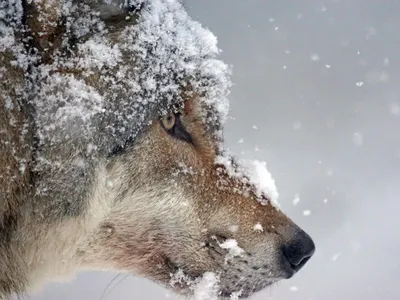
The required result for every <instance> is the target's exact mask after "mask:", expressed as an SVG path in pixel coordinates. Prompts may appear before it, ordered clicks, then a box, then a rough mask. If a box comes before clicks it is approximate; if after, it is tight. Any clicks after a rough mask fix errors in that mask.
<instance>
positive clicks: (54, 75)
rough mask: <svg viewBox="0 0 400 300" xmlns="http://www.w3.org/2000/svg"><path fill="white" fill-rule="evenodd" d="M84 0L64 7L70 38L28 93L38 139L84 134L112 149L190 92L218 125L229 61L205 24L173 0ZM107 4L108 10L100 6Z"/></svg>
mask: <svg viewBox="0 0 400 300" xmlns="http://www.w3.org/2000/svg"><path fill="white" fill-rule="evenodd" d="M89 4H90V5H91V6H92V7H90V8H88V5H87V4H84V3H81V2H78V1H76V2H73V4H72V7H71V8H70V9H69V10H65V9H64V10H62V11H61V14H63V15H64V16H65V18H66V19H67V20H68V23H69V24H71V25H70V26H69V27H68V28H66V30H67V33H68V34H69V35H70V36H73V37H74V38H73V39H68V40H67V46H63V47H61V49H60V50H61V52H59V53H61V54H55V55H53V56H55V58H52V59H51V60H50V61H48V63H47V64H46V65H44V66H41V68H38V69H37V70H36V73H35V74H34V75H33V76H34V77H35V78H34V80H36V79H38V80H39V81H40V82H41V88H40V91H39V93H38V97H36V98H35V99H34V101H33V102H34V106H35V111H36V114H37V118H36V122H37V128H38V136H39V137H40V139H41V141H43V142H44V143H52V144H59V143H60V142H62V143H65V142H67V141H65V137H67V138H68V139H79V140H81V141H82V138H83V137H85V138H84V139H87V140H88V142H90V143H91V144H96V145H98V147H99V148H102V149H107V151H109V150H110V149H109V147H115V146H124V145H125V144H126V143H127V141H132V140H134V139H135V137H136V136H137V135H138V134H139V133H140V131H141V130H142V129H143V128H145V127H146V125H147V124H149V122H150V121H151V120H154V119H156V118H158V117H159V116H161V115H163V114H165V113H166V112H167V111H168V110H169V109H171V107H176V106H178V107H182V106H183V102H184V101H185V100H187V99H189V98H190V99H194V98H196V99H197V100H198V102H200V103H201V107H202V109H201V110H199V111H200V112H202V115H201V117H202V118H203V120H204V122H205V124H206V126H208V127H209V128H212V129H214V130H216V129H218V128H220V126H221V124H223V123H224V121H225V119H226V115H227V112H228V100H227V95H228V92H229V87H230V86H231V82H230V69H229V67H228V66H227V65H226V64H224V63H223V62H222V61H220V60H219V59H218V58H217V57H218V55H219V52H220V51H219V49H218V47H217V41H216V38H215V36H214V35H213V34H212V33H211V32H210V31H208V30H207V29H204V28H203V27H202V26H201V25H200V24H199V23H198V22H195V21H193V20H191V19H190V18H189V16H188V15H187V13H186V12H185V10H184V9H183V8H182V7H181V4H180V3H179V2H177V1H161V0H154V1H153V0H152V1H150V0H147V1H146V0H131V1H92V2H89ZM96 5H98V6H96ZM116 6H117V8H120V7H124V6H127V7H128V8H130V7H134V8H135V9H134V10H132V9H122V10H118V9H117V10H116V9H115V7H116ZM97 8H98V9H101V13H99V11H98V9H97ZM108 8H109V9H110V15H107V14H105V13H104V11H106V10H107V9H108ZM118 11H119V12H121V13H123V14H124V16H125V20H124V23H123V25H124V28H123V30H118V31H115V30H113V28H114V27H115V26H121V20H120V19H115V14H116V13H117V12H118ZM64 48H65V49H64ZM71 49H72V50H71ZM63 51H64V52H65V53H68V55H65V53H63ZM194 95H195V96H194ZM77 136H79V137H77Z"/></svg>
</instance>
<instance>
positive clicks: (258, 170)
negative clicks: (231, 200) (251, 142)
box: [216, 151, 279, 207]
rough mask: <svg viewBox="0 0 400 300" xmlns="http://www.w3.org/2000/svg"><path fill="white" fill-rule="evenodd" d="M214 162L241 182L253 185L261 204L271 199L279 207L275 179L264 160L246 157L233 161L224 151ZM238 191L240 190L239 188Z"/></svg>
mask: <svg viewBox="0 0 400 300" xmlns="http://www.w3.org/2000/svg"><path fill="white" fill-rule="evenodd" d="M216 163H217V164H221V165H223V166H224V167H225V168H226V170H227V172H228V175H229V176H231V177H235V178H238V179H239V180H240V182H242V183H243V184H250V185H252V186H254V187H255V190H254V191H253V192H254V193H255V196H256V197H257V200H258V201H259V202H260V203H261V204H263V205H264V204H266V203H267V201H268V200H271V201H272V203H273V204H274V205H276V206H277V207H279V204H278V201H277V200H278V196H279V194H278V191H277V188H276V185H275V180H274V179H273V178H272V175H271V173H270V172H269V171H268V169H267V163H266V162H264V161H259V160H248V159H242V160H239V161H238V162H235V161H234V160H233V159H232V157H231V156H230V155H229V154H227V152H226V151H225V152H223V154H222V155H219V156H218V157H217V159H216ZM238 191H239V192H241V191H240V190H238ZM263 196H264V197H263ZM265 196H266V197H267V199H266V198H265Z"/></svg>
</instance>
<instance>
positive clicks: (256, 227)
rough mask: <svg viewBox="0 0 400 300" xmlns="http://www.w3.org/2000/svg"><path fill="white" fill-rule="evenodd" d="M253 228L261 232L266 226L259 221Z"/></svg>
mask: <svg viewBox="0 0 400 300" xmlns="http://www.w3.org/2000/svg"><path fill="white" fill-rule="evenodd" d="M253 229H254V231H259V232H263V231H264V228H263V227H262V225H261V224H260V223H257V224H256V225H254V227H253Z"/></svg>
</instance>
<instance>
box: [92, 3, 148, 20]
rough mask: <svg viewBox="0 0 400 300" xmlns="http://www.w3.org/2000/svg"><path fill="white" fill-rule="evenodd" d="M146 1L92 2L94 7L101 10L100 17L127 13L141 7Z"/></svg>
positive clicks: (107, 17) (105, 18)
mask: <svg viewBox="0 0 400 300" xmlns="http://www.w3.org/2000/svg"><path fill="white" fill-rule="evenodd" d="M143 2H144V1H134V0H130V1H126V0H97V1H93V2H92V8H93V9H94V10H96V11H98V12H99V14H100V15H99V16H100V19H102V20H107V19H110V18H113V17H117V16H122V15H126V14H127V13H132V12H136V11H138V10H140V9H141V7H142V6H143Z"/></svg>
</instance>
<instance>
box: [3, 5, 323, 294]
mask: <svg viewBox="0 0 400 300" xmlns="http://www.w3.org/2000/svg"><path fill="white" fill-rule="evenodd" d="M219 53H220V50H219V48H218V47H217V41H216V38H215V37H214V35H213V34H212V33H211V32H210V31H208V30H207V29H205V28H203V27H202V26H201V24H199V23H198V22H195V21H193V20H192V19H191V18H190V17H189V16H188V14H187V13H186V11H185V9H184V6H183V5H182V3H180V2H179V1H177V0H131V1H118V0H105V1H103V0H87V1H78V0H52V1H46V0H33V1H25V0H6V1H2V2H1V4H0V79H1V80H0V85H1V90H0V137H1V139H0V299H9V298H10V297H12V296H13V295H24V294H26V293H30V292H32V291H35V290H36V289H37V288H40V287H41V286H43V285H44V284H45V283H46V282H48V281H52V280H57V279H59V278H61V279H62V278H66V277H67V278H68V276H71V275H72V274H74V273H75V272H77V271H80V270H88V269H91V270H113V271H118V272H121V273H128V274H129V273H132V274H137V275H140V276H143V277H146V278H148V279H150V280H153V281H155V282H157V283H159V284H161V285H164V286H167V287H169V288H171V289H172V290H174V291H176V292H177V293H181V294H186V295H190V294H193V292H194V291H193V288H192V287H193V284H194V283H196V282H199V280H201V279H202V278H204V276H205V274H214V275H215V278H216V279H217V282H218V293H217V295H216V297H219V298H221V299H225V298H226V299H228V298H229V297H230V296H231V295H232V294H235V295H239V296H240V297H241V298H247V297H248V296H250V295H251V294H253V293H255V292H257V291H260V290H262V289H263V288H265V287H267V286H269V285H271V284H273V283H275V282H277V281H279V280H281V279H287V278H290V277H292V276H293V275H294V274H295V273H296V272H298V271H299V270H300V269H301V268H302V267H303V266H304V265H305V264H306V262H307V261H308V260H309V259H310V257H311V256H312V255H313V253H314V251H315V245H314V242H313V241H312V239H311V238H310V236H309V235H307V234H306V233H305V232H304V231H303V230H301V229H300V228H299V227H298V226H297V225H296V224H294V223H293V222H292V221H291V220H290V219H289V218H288V217H287V216H286V215H285V214H284V213H283V212H282V211H281V210H280V209H279V207H278V206H277V205H276V204H275V203H274V199H275V198H276V196H277V195H276V191H275V190H274V187H273V185H269V184H266V182H261V181H260V180H266V181H268V180H269V178H268V176H267V177H265V176H264V178H259V177H257V176H254V174H258V173H257V172H256V173H251V169H250V168H246V167H244V166H243V165H241V164H240V163H238V161H237V160H236V159H235V158H233V157H232V156H230V155H228V154H227V151H226V149H225V148H224V146H223V125H224V122H225V120H226V118H227V112H228V102H227V97H228V94H229V88H230V85H231V83H230V72H231V70H230V67H228V66H227V65H226V64H224V63H223V62H222V61H220V60H219V59H218V55H219ZM256 169H259V165H258V166H256ZM264 171H265V170H264ZM246 172H248V173H246ZM264 174H268V173H265V172H264Z"/></svg>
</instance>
